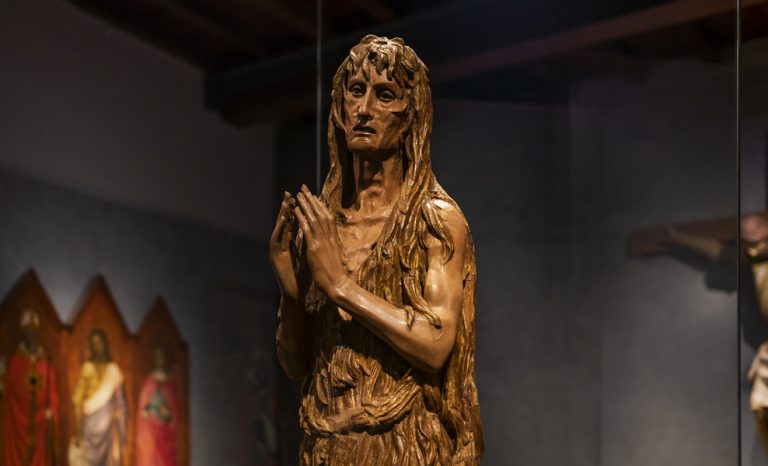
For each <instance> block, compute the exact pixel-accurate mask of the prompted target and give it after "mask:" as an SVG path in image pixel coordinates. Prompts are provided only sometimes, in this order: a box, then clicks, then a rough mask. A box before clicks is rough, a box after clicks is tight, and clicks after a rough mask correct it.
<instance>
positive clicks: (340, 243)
mask: <svg viewBox="0 0 768 466" xmlns="http://www.w3.org/2000/svg"><path fill="white" fill-rule="evenodd" d="M431 129H432V102H431V95H430V89H429V81H428V78H427V68H426V66H424V64H423V63H422V62H421V60H420V59H419V58H418V57H417V56H416V54H415V53H414V51H413V50H412V49H411V48H410V47H408V46H406V45H405V44H404V43H403V40H402V39H399V38H395V39H388V38H384V37H376V36H373V35H369V36H366V37H364V38H363V39H362V40H361V41H360V43H359V44H358V45H356V46H355V47H354V48H352V50H351V51H350V53H349V56H348V57H347V58H346V59H344V61H343V62H342V64H341V66H340V67H339V69H338V71H337V72H336V75H335V76H334V79H333V92H332V107H331V112H330V117H329V124H328V145H329V152H330V166H329V173H328V175H327V178H326V180H325V183H324V185H323V188H322V193H321V194H320V195H319V196H315V195H313V194H312V193H311V192H310V190H309V189H308V188H307V187H306V186H303V187H302V188H301V190H300V192H299V193H298V194H297V195H296V196H295V197H294V196H292V195H291V194H290V193H288V192H286V193H285V194H284V198H283V201H282V204H281V207H280V212H279V214H278V220H277V222H276V225H275V230H274V232H273V235H272V238H271V245H270V260H271V262H272V266H273V269H274V271H275V275H276V277H277V281H278V284H279V286H280V290H281V294H282V296H281V301H280V309H279V312H278V314H279V324H278V329H277V347H278V358H279V360H280V363H281V364H282V366H283V368H284V369H285V371H286V372H287V374H288V375H289V376H291V377H293V378H303V379H304V384H303V388H302V402H301V408H300V410H299V419H300V425H301V428H302V430H303V438H302V441H301V446H300V463H301V464H302V465H363V464H364V465H423V464H426V465H476V464H478V463H479V458H480V455H481V453H482V449H483V441H482V424H481V422H480V409H479V405H478V396H477V388H476V385H475V277H476V273H475V253H474V246H473V243H472V238H471V235H470V232H469V228H468V226H467V222H466V220H465V218H464V215H463V214H462V212H461V210H460V209H459V207H458V205H457V204H456V203H455V202H454V201H453V199H451V198H450V196H448V194H446V192H445V191H444V190H443V188H442V187H441V186H440V185H439V184H438V183H437V181H436V180H435V176H434V174H433V173H432V168H431V164H430V150H429V147H430V146H429V135H430V132H431ZM294 221H295V222H294ZM294 223H295V224H297V225H296V226H294Z"/></svg>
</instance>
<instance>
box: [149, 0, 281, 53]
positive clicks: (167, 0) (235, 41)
mask: <svg viewBox="0 0 768 466" xmlns="http://www.w3.org/2000/svg"><path fill="white" fill-rule="evenodd" d="M151 2H152V4H155V5H158V6H159V7H161V8H163V9H165V10H167V11H170V12H172V13H173V14H175V15H177V16H178V17H179V18H180V19H181V20H182V21H184V22H186V23H188V24H192V25H193V26H195V27H197V28H200V29H202V30H204V31H206V33H208V34H210V35H211V36H213V37H215V38H217V39H218V40H220V41H222V42H224V43H227V44H229V45H231V46H233V47H236V48H239V49H241V50H246V51H248V52H249V53H251V54H254V55H257V56H263V55H266V54H267V52H268V50H267V47H265V46H264V45H263V44H261V43H258V42H256V41H254V40H251V39H246V38H243V37H241V36H240V35H238V34H235V33H233V32H231V31H230V30H229V28H227V27H224V26H221V25H219V24H217V23H215V22H212V21H210V20H209V19H208V16H207V15H206V13H205V12H202V11H197V10H196V9H195V8H193V7H192V6H189V5H187V4H186V3H182V2H178V1H173V0H151Z"/></svg>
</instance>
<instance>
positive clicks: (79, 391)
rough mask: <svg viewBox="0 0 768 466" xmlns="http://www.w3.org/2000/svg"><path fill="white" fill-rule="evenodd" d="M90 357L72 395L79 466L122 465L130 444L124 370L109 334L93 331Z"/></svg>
mask: <svg viewBox="0 0 768 466" xmlns="http://www.w3.org/2000/svg"><path fill="white" fill-rule="evenodd" d="M88 343H89V346H90V352H91V355H90V359H89V360H88V361H86V362H85V363H84V364H83V366H82V368H81V369H80V375H79V376H78V378H77V383H76V384H75V390H74V394H73V396H72V404H73V413H74V420H75V442H74V445H73V447H70V448H71V449H74V453H73V451H70V457H71V458H72V460H71V461H70V462H71V463H72V462H75V463H78V465H77V466H81V465H82V466H122V464H123V457H124V455H125V445H126V404H125V389H124V386H123V373H122V371H121V370H120V368H119V367H118V366H117V364H116V363H115V362H113V361H112V357H111V355H110V352H109V343H108V341H107V336H106V335H105V334H104V332H102V331H101V330H94V331H93V332H91V334H90V336H89V338H88Z"/></svg>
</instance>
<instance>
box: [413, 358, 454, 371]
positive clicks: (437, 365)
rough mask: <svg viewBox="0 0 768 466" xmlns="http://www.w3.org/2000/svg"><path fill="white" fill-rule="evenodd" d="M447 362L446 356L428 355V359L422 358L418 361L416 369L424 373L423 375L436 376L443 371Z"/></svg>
mask: <svg viewBox="0 0 768 466" xmlns="http://www.w3.org/2000/svg"><path fill="white" fill-rule="evenodd" d="M447 360H448V355H447V354H437V353H434V354H431V355H429V357H427V358H423V359H422V360H421V361H419V364H418V367H417V369H419V370H420V371H422V372H424V373H425V374H437V373H439V372H440V371H441V370H443V367H444V366H445V363H446V361H447Z"/></svg>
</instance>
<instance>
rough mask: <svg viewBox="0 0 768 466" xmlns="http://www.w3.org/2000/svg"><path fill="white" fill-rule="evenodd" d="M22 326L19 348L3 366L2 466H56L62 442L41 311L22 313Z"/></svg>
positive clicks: (0, 368)
mask: <svg viewBox="0 0 768 466" xmlns="http://www.w3.org/2000/svg"><path fill="white" fill-rule="evenodd" d="M20 327H21V342H20V343H19V346H18V349H17V350H16V351H15V352H14V353H13V354H12V355H11V356H10V358H9V359H8V360H7V361H5V360H3V361H0V375H2V377H1V378H0V380H2V382H1V383H0V396H2V407H1V408H0V413H2V418H1V419H0V429H2V465H3V466H48V465H53V464H56V456H57V454H56V453H57V452H56V442H57V439H58V438H59V409H58V408H59V398H58V391H57V385H56V375H55V372H54V368H53V365H52V364H51V361H50V359H49V358H48V355H47V354H46V353H45V350H44V349H43V347H42V346H41V344H40V339H39V329H40V318H39V316H38V314H37V312H35V311H34V310H32V309H27V310H25V311H23V312H22V314H21V325H20Z"/></svg>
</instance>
